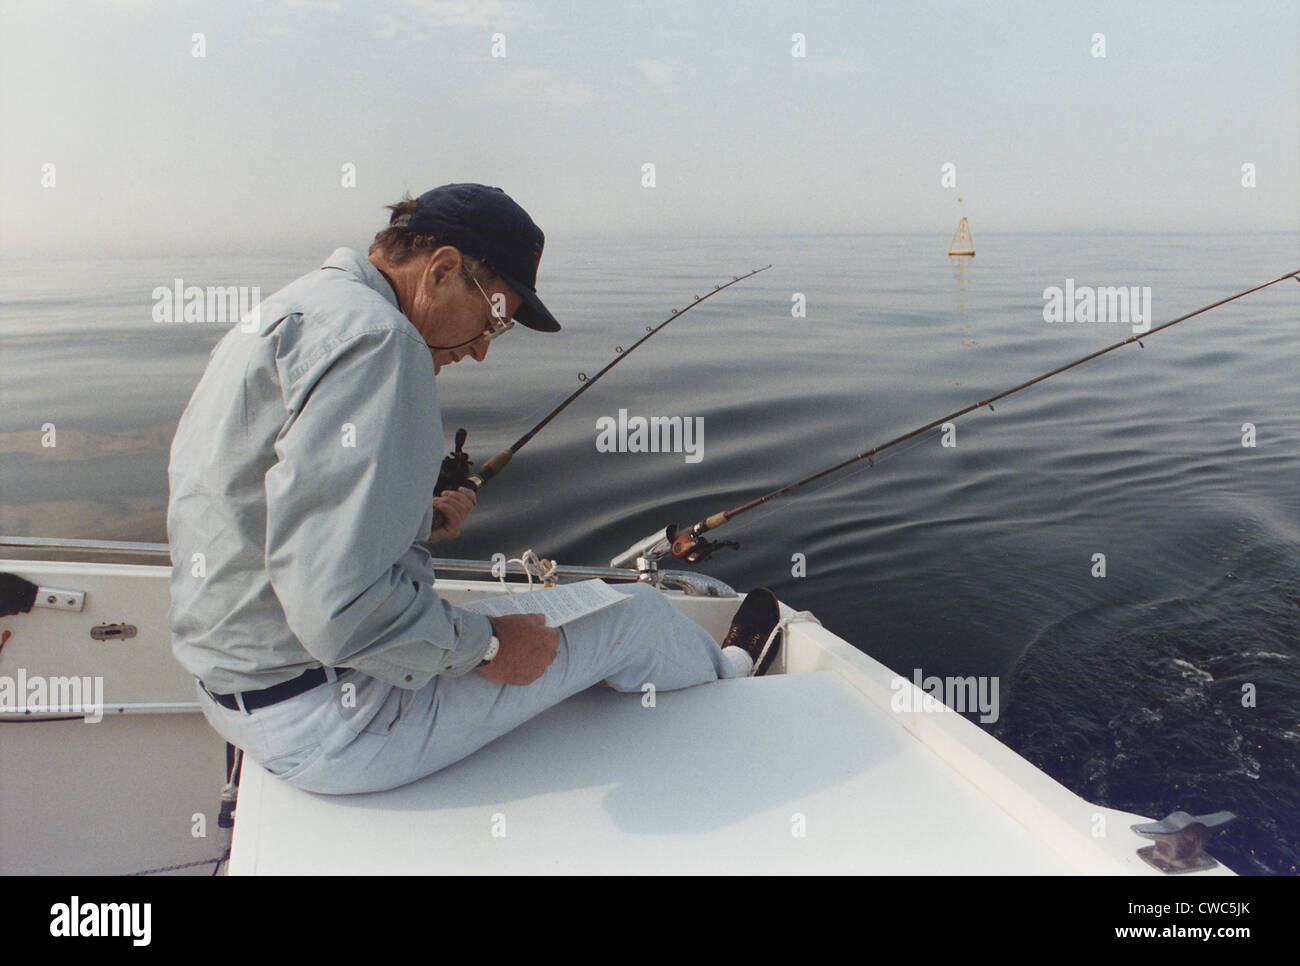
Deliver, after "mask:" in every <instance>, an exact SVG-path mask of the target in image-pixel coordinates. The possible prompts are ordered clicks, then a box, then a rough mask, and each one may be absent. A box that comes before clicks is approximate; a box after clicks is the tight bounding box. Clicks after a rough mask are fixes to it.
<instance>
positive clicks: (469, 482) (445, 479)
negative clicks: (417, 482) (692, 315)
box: [434, 265, 772, 494]
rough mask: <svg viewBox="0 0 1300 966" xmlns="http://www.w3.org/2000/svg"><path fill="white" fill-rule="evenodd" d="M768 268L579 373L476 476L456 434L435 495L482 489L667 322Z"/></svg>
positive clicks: (459, 432)
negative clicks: (575, 383)
mask: <svg viewBox="0 0 1300 966" xmlns="http://www.w3.org/2000/svg"><path fill="white" fill-rule="evenodd" d="M771 267H772V266H771V265H764V266H763V267H762V268H756V269H754V270H753V271H751V272H747V273H746V274H744V275H733V276H732V277H731V281H730V282H726V283H724V284H722V285H715V286H713V291H711V292H709V293H708V294H706V295H697V296H695V301H693V302H692V303H691V304H690V305H688V306H686V308H684V309H673V312H672V315H670V316H668V318H666V319H664V320H663V321H662V322H660V323H659V324H658V325H655V326H649V325H647V326H646V327H645V331H646V334H645V335H643V336H641V338H639V339H637V340H636V342H634V343H632V345H631V346H629V347H628V348H627V350H626V351H625V350H624V349H623V347H622V346H618V347H617V348H616V349H615V350H614V358H613V359H611V360H610V361H609V362H608V363H607V364H606V365H605V367H604V368H603V369H601V370H600V371H599V372H598V373H596V374H595V375H594V376H592V377H591V378H587V374H586V373H585V372H580V373H578V380H579V381H580V382H581V383H582V385H581V386H579V387H578V388H577V389H576V390H574V391H573V392H572V393H570V394H569V397H568V398H567V399H565V400H564V402H562V403H560V404H559V405H558V406H556V407H555V408H554V409H552V410H551V411H550V412H549V413H548V414H547V415H546V417H545V418H544V419H542V421H541V422H539V423H538V424H537V425H536V426H534V427H533V428H532V429H530V430H529V431H528V432H526V433H524V435H522V436H520V437H519V438H518V439H517V440H515V441H514V442H513V443H512V444H511V445H510V447H509V448H508V449H503V450H502V451H501V452H499V453H497V455H496V456H494V457H492V458H491V459H490V460H488V461H487V462H486V463H484V464H483V466H482V468H481V469H480V470H479V471H478V472H477V473H473V474H471V473H470V460H469V454H468V453H466V452H465V450H464V447H465V440H466V438H467V437H468V436H469V433H468V432H466V431H465V430H464V429H458V430H456V448H455V449H453V450H452V451H451V452H450V453H449V454H447V456H446V457H445V458H444V459H443V461H442V471H441V472H440V473H439V475H438V483H437V485H436V486H435V487H434V493H435V494H438V493H441V492H443V490H448V489H453V490H454V489H456V488H457V487H460V486H467V487H469V488H470V489H472V490H480V489H482V488H483V486H484V484H486V483H487V481H488V480H490V479H492V477H494V476H496V475H497V474H498V473H500V472H501V471H502V470H503V469H505V467H506V464H507V463H509V462H510V461H511V460H512V459H513V458H514V455H515V454H516V453H518V452H519V451H520V450H521V449H523V448H524V446H525V445H527V443H528V441H529V440H530V439H532V438H533V437H534V436H536V435H537V434H538V433H539V432H541V431H542V429H543V428H544V427H545V426H546V424H547V423H549V422H550V421H551V420H552V419H554V418H555V417H556V416H558V415H560V413H562V412H564V410H565V409H567V408H568V407H569V405H570V404H571V403H572V402H573V401H574V400H576V399H577V398H578V397H579V396H581V395H582V394H583V393H584V392H586V391H587V390H588V389H590V388H591V387H592V386H594V385H595V384H596V382H597V381H598V380H599V379H600V377H601V376H603V375H604V374H605V373H607V372H609V370H611V369H613V368H614V367H615V366H616V365H618V364H619V363H620V362H622V361H623V360H624V359H626V358H627V357H628V356H630V355H631V354H632V353H633V352H634V351H636V349H637V347H638V346H640V345H641V344H642V343H643V342H646V341H647V340H649V339H650V338H652V337H653V336H654V335H655V334H656V333H658V332H659V331H660V330H661V329H663V328H664V327H665V326H667V325H668V323H669V322H672V321H673V320H675V319H679V318H681V317H682V316H683V315H685V314H686V313H687V312H689V311H690V310H691V309H693V308H695V306H697V305H699V304H700V303H701V302H707V301H708V300H709V299H711V298H712V297H713V296H715V295H717V294H718V293H719V292H721V291H722V290H723V289H726V288H730V287H731V286H733V285H735V284H736V283H737V282H743V281H744V280H745V279H747V278H752V277H753V276H755V275H757V274H758V273H759V272H765V271H767V270H768V269H769V268H771Z"/></svg>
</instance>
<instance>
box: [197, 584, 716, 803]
mask: <svg viewBox="0 0 1300 966" xmlns="http://www.w3.org/2000/svg"><path fill="white" fill-rule="evenodd" d="M619 589H620V590H626V591H627V592H629V593H631V594H632V598H631V599H630V600H627V601H625V602H623V603H621V604H617V605H615V606H613V607H609V608H606V609H605V610H602V611H598V612H596V613H595V614H590V615H588V616H587V617H583V618H581V619H579V620H576V621H573V622H572V623H570V624H567V625H565V627H563V628H561V631H560V646H559V651H558V652H557V653H556V656H555V663H553V664H552V665H551V666H550V667H549V668H547V670H546V673H544V674H543V675H542V676H541V677H540V678H539V679H537V680H536V681H534V682H533V683H532V684H529V685H527V686H524V687H517V686H512V685H508V684H494V683H493V682H491V681H489V680H488V679H487V678H485V677H483V675H482V674H480V673H478V672H477V671H470V672H469V673H467V674H464V675H461V676H460V677H454V678H442V677H435V678H434V679H433V680H432V681H431V682H429V684H428V685H426V686H425V687H423V688H421V689H419V690H418V691H411V690H406V689H403V688H398V687H395V686H393V685H391V684H387V683H385V682H383V681H379V680H377V679H375V678H372V677H368V676H367V675H364V674H362V673H360V672H359V671H344V672H343V673H341V674H339V675H338V676H337V680H336V681H333V682H328V683H326V684H322V685H321V686H320V687H318V688H315V689H313V690H311V691H307V692H304V693H303V694H300V695H298V696H296V697H293V698H289V699H288V700H285V701H281V702H279V703H278V704H273V705H270V706H269V707H266V708H259V709H257V710H256V711H252V712H244V711H238V710H232V709H230V708H226V707H224V706H222V705H220V704H218V703H217V702H216V701H214V700H212V698H211V697H210V696H209V695H208V694H207V692H205V691H204V690H203V689H202V688H201V687H200V688H199V689H198V692H199V702H200V705H201V706H202V708H203V713H204V715H206V716H207V719H208V721H209V722H211V724H212V727H213V728H215V729H216V730H217V732H218V733H219V734H220V735H222V736H223V737H224V738H225V739H226V740H227V741H229V742H230V743H231V744H233V745H235V746H236V747H238V748H242V749H243V750H244V751H245V752H246V753H247V754H248V756H249V757H250V758H252V759H253V760H254V761H256V762H258V763H259V764H260V765H261V766H262V767H263V768H265V769H266V770H267V771H268V772H270V773H271V774H272V775H276V776H277V777H279V778H282V779H284V780H285V781H287V782H289V783H290V784H292V785H295V786H297V787H299V788H303V789H306V790H307V791H312V792H321V793H324V794H333V795H342V794H349V793H355V792H373V791H382V790H384V789H388V788H396V787H397V786H398V785H405V784H406V783H407V782H412V781H416V780H417V779H420V778H424V777H425V776H426V775H431V774H433V773H434V772H436V771H438V770H439V769H441V768H445V767H446V766H447V765H450V764H452V763H454V762H457V761H459V760H460V759H462V758H464V757H465V756H466V755H469V754H471V753H473V752H475V751H477V750H478V749H479V748H481V747H483V746H484V745H486V744H487V743H488V742H490V741H492V740H494V739H495V738H499V737H500V736H501V735H503V734H505V733H506V732H508V731H511V730H513V729H514V728H517V727H518V726H519V725H521V724H523V723H524V722H525V721H527V720H528V719H529V718H532V717H534V716H535V715H538V714H540V713H541V712H543V711H545V710H546V709H547V708H549V707H551V706H552V705H555V704H558V703H559V702H561V701H563V700H564V699H565V698H568V697H570V696H572V695H574V694H577V693H578V692H580V691H584V690H586V689H587V688H589V687H591V686H592V685H595V684H599V683H600V682H601V681H604V682H606V683H608V684H609V685H610V687H612V688H614V689H615V690H618V691H628V692H638V693H639V692H641V691H642V688H643V685H646V684H652V685H654V687H655V689H656V690H657V691H671V690H674V689H677V688H685V687H690V686H692V685H696V684H703V683H705V682H708V681H716V680H718V679H719V678H726V677H733V676H735V675H736V673H737V671H736V669H735V668H734V666H733V664H732V662H731V661H729V660H728V659H727V657H726V656H725V655H724V654H723V653H722V650H721V648H719V646H718V644H717V643H716V642H715V641H714V640H713V638H712V637H711V636H710V635H709V634H708V632H707V631H705V630H704V629H703V628H702V627H700V626H699V625H698V624H696V623H695V622H694V621H692V620H690V619H689V618H687V617H685V616H683V615H682V614H681V613H679V612H678V611H677V609H676V608H675V607H673V606H672V604H670V603H669V602H668V601H667V600H666V599H665V598H664V596H663V595H662V594H661V593H660V592H659V591H657V590H655V589H654V588H653V587H649V586H647V585H645V584H637V585H633V586H630V587H628V586H620V588H619ZM329 673H330V675H331V676H333V671H332V670H331V671H330V672H329Z"/></svg>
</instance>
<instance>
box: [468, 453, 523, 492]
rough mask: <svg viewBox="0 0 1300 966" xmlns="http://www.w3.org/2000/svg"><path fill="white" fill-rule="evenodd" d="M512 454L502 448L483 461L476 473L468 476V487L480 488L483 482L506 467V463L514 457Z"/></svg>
mask: <svg viewBox="0 0 1300 966" xmlns="http://www.w3.org/2000/svg"><path fill="white" fill-rule="evenodd" d="M514 455H515V454H514V453H512V452H510V450H508V449H503V450H502V451H501V452H499V453H497V455H496V456H494V457H492V458H491V459H490V460H488V461H487V462H486V463H484V464H483V466H482V467H481V468H480V469H479V471H478V472H477V473H475V474H474V475H473V476H471V477H470V478H469V485H470V487H471V488H472V489H474V490H481V489H482V488H483V484H484V483H486V482H487V481H488V480H490V479H492V477H494V476H496V475H497V474H498V473H500V472H501V471H502V470H503V469H505V468H506V464H507V463H509V462H510V461H511V460H512V459H513V458H514Z"/></svg>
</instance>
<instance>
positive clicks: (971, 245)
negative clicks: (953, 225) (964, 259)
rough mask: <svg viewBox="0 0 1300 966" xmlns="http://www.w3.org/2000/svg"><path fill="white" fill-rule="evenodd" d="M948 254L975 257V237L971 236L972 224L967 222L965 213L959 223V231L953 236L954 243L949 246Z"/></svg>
mask: <svg viewBox="0 0 1300 966" xmlns="http://www.w3.org/2000/svg"><path fill="white" fill-rule="evenodd" d="M948 254H949V255H969V256H971V257H972V258H974V257H975V239H974V238H972V237H971V233H970V225H969V224H967V222H966V216H965V215H962V219H961V221H959V222H958V223H957V231H956V233H955V234H954V235H953V236H952V244H951V245H949V246H948Z"/></svg>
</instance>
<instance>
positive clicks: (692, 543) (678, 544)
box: [610, 270, 1300, 567]
mask: <svg viewBox="0 0 1300 966" xmlns="http://www.w3.org/2000/svg"><path fill="white" fill-rule="evenodd" d="M1288 278H1294V279H1295V280H1296V281H1297V282H1300V270H1298V271H1294V272H1289V273H1288V274H1286V275H1281V276H1279V277H1277V278H1275V279H1273V280H1272V281H1271V282H1265V283H1264V284H1262V285H1256V286H1255V287H1254V288H1248V289H1246V290H1245V291H1244V292H1238V293H1237V294H1236V295H1230V296H1228V297H1227V298H1225V299H1220V300H1219V301H1217V302H1215V303H1213V304H1212V305H1207V306H1204V307H1203V308H1199V309H1197V310H1196V311H1195V312H1189V313H1187V314H1186V315H1183V316H1179V317H1178V318H1176V319H1174V320H1173V321H1171V322H1166V323H1164V324H1163V325H1158V326H1156V327H1155V328H1154V329H1151V330H1150V331H1149V332H1143V333H1142V334H1141V335H1134V336H1130V337H1129V338H1127V339H1122V340H1121V341H1119V342H1116V343H1115V344H1114V345H1112V346H1107V347H1106V348H1104V349H1099V350H1098V351H1096V352H1093V353H1089V354H1088V355H1086V356H1084V357H1083V358H1082V359H1076V360H1075V361H1074V362H1071V363H1068V364H1066V365H1063V366H1060V367H1058V368H1056V369H1053V370H1052V371H1051V372H1045V373H1043V374H1042V375H1041V376H1035V377H1034V378H1033V379H1030V380H1028V381H1027V382H1022V383H1021V384H1020V385H1018V386H1013V387H1012V388H1010V389H1007V390H1004V391H1003V392H1000V393H998V394H997V395H995V396H989V397H988V398H987V399H981V400H980V401H979V402H976V403H971V404H970V405H969V406H966V407H965V408H963V409H958V410H957V411H956V412H951V413H949V414H948V415H946V416H940V417H939V418H938V419H934V420H931V421H930V422H928V423H926V424H925V425H924V426H919V427H917V428H916V429H914V430H912V431H911V432H907V433H904V434H903V435H901V436H895V437H894V438H893V439H891V440H889V441H888V442H884V443H881V444H880V445H879V446H873V447H872V448H871V449H869V450H866V451H864V452H861V453H858V454H857V455H856V456H851V457H849V458H848V459H845V460H841V461H840V462H838V463H836V464H835V465H833V466H828V467H826V468H825V469H823V470H818V471H817V472H816V473H813V474H811V475H809V476H805V477H804V478H803V479H800V480H796V481H795V482H793V483H790V484H787V485H786V486H783V487H781V488H780V489H776V490H773V491H772V492H771V493H766V494H764V495H763V496H760V497H758V498H757V499H754V500H750V501H749V502H748V503H742V504H741V505H740V506H737V507H733V508H732V509H730V510H723V511H721V512H720V513H714V514H711V515H710V516H707V517H705V518H704V519H703V520H700V521H699V522H698V523H696V524H694V525H692V526H685V527H683V526H679V525H677V524H669V525H668V526H667V527H664V529H662V530H660V531H657V532H656V533H653V534H651V535H650V536H648V537H646V538H645V539H643V540H640V541H638V542H637V543H634V544H633V545H632V546H631V547H629V548H628V549H627V550H625V551H623V552H622V553H621V554H619V555H618V556H617V557H615V558H614V559H613V560H611V561H610V566H611V567H629V566H633V565H636V564H637V562H638V558H642V559H645V560H647V561H655V560H658V559H660V558H661V557H664V556H666V555H668V554H672V555H673V556H674V557H676V558H677V559H678V560H684V561H686V562H687V563H699V562H700V561H702V560H707V559H709V557H711V556H712V555H713V554H714V552H716V551H717V550H719V549H721V548H722V547H728V546H729V547H738V546H739V544H737V543H735V542H733V541H718V542H715V541H711V540H707V539H705V538H704V534H706V533H708V532H709V531H710V530H716V529H717V528H718V527H720V526H722V525H723V524H724V523H727V522H728V521H730V520H734V519H735V518H736V517H738V516H740V515H741V514H742V513H747V512H748V511H750V510H752V509H754V508H755V507H758V506H762V505H763V504H764V503H770V502H771V501H773V500H775V499H777V498H779V497H782V496H785V495H786V494H787V493H791V492H793V491H794V490H797V489H799V488H800V487H802V486H806V485H807V484H809V483H812V482H813V481H815V480H820V479H821V478H822V477H824V476H829V475H830V474H832V473H834V472H836V471H837V470H842V469H844V467H846V466H850V465H852V464H854V463H857V462H859V461H860V460H867V461H868V465H871V463H870V460H871V458H872V457H873V456H875V455H876V454H877V453H880V452H882V451H884V450H887V449H889V448H890V447H891V446H897V445H898V444H899V443H903V442H906V441H907V440H909V439H912V438H914V437H916V436H920V435H921V434H922V433H925V432H928V431H929V430H932V429H934V428H936V427H938V426H942V425H943V424H944V423H948V422H952V421H953V420H955V419H958V418H960V417H962V416H965V415H966V414H968V413H972V412H974V411H975V410H977V409H982V408H983V407H985V406H987V407H988V408H989V412H994V411H995V410H994V409H993V404H994V403H995V402H997V401H998V400H999V399H1005V398H1006V397H1007V396H1011V395H1014V394H1015V393H1018V392H1020V391H1021V390H1023V389H1028V388H1029V387H1030V386H1033V385H1037V384H1038V383H1040V382H1044V381H1046V380H1048V379H1050V378H1052V377H1053V376H1055V375H1059V374H1060V373H1062V372H1066V371H1067V370H1070V369H1073V368H1074V367H1075V366H1081V365H1083V364H1084V363H1085V362H1088V361H1090V360H1092V359H1096V358H1097V357H1098V356H1104V355H1105V354H1106V353H1108V352H1113V351H1114V350H1116V349H1119V348H1121V347H1123V346H1126V345H1128V344H1129V343H1130V342H1136V343H1137V344H1138V345H1139V346H1140V347H1142V348H1145V346H1143V344H1142V340H1143V339H1145V338H1147V337H1149V336H1153V335H1155V334H1156V333H1157V332H1160V331H1161V330H1162V329H1167V328H1169V327H1170V326H1174V325H1177V324H1178V323H1179V322H1185V321H1187V320H1188V319H1190V318H1194V317H1195V316H1198V315H1200V314H1201V313H1203V312H1208V311H1210V309H1215V308H1218V307H1219V306H1220V305H1226V304H1227V303H1229V302H1232V301H1235V300H1236V299H1239V298H1241V297H1243V296H1245V295H1250V294H1251V293H1252V292H1258V291H1259V290H1260V289H1265V288H1268V287H1269V286H1270V285H1276V284H1277V283H1278V282H1282V281H1285V280H1286V279H1288Z"/></svg>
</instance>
